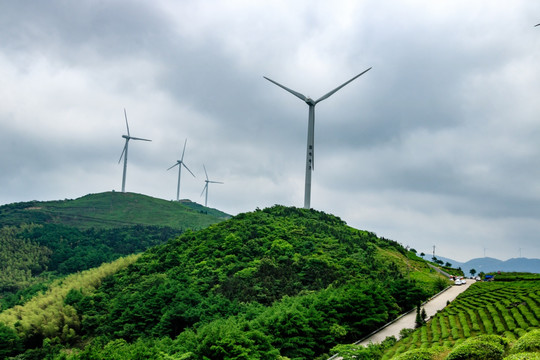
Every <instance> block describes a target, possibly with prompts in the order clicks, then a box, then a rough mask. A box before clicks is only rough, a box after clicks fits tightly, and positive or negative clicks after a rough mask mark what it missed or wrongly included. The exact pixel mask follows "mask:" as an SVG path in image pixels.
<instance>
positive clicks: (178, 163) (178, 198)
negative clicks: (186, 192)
mask: <svg viewBox="0 0 540 360" xmlns="http://www.w3.org/2000/svg"><path fill="white" fill-rule="evenodd" d="M186 144H187V139H186V141H185V142H184V150H183V151H182V157H181V158H180V160H176V164H174V165H173V166H171V167H170V168H168V169H167V170H171V169H172V168H173V167H175V166H177V165H178V186H177V187H176V201H179V200H180V176H181V175H182V166H183V167H185V168H186V170H187V171H189V172H190V173H191V175H193V177H196V176H195V174H193V172H191V170H189V168H188V167H187V165H186V164H185V163H184V153H185V152H186Z"/></svg>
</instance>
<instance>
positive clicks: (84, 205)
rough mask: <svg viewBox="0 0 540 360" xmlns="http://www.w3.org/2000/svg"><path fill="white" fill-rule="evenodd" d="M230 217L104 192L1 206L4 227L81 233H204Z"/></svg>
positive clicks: (198, 207) (180, 204)
mask: <svg viewBox="0 0 540 360" xmlns="http://www.w3.org/2000/svg"><path fill="white" fill-rule="evenodd" d="M229 217H230V215H228V214H225V213H223V212H221V211H218V210H215V209H210V208H206V207H204V206H202V205H199V204H196V203H193V202H191V201H189V200H183V201H180V202H178V201H167V200H162V199H156V198H153V197H150V196H146V195H141V194H134V193H119V192H114V191H113V192H104V193H99V194H89V195H86V196H83V197H80V198H78V199H75V200H59V201H30V202H21V203H14V204H9V205H3V206H0V227H1V226H6V225H10V226H18V225H20V224H23V223H26V224H29V223H33V224H62V225H66V226H71V227H75V228H78V229H88V228H100V229H103V228H115V227H121V226H132V225H151V226H168V227H171V228H174V229H188V228H189V229H201V228H203V227H206V226H208V225H210V224H214V223H216V222H219V221H221V220H224V219H228V218H229Z"/></svg>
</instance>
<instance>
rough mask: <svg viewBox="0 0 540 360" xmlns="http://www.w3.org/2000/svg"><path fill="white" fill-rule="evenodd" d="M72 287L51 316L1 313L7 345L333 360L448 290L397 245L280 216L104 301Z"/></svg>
mask: <svg viewBox="0 0 540 360" xmlns="http://www.w3.org/2000/svg"><path fill="white" fill-rule="evenodd" d="M91 273H92V274H94V273H100V271H98V270H97V269H96V271H95V272H94V271H93V270H92V271H91ZM100 281H101V280H100ZM70 284H71V285H70V289H67V288H64V289H63V290H62V291H56V292H55V291H54V289H50V290H49V292H50V293H55V294H64V295H55V296H52V295H51V296H50V298H51V301H52V302H56V304H58V305H55V306H52V305H51V309H55V310H51V311H52V314H50V315H48V314H41V313H47V312H48V307H45V308H43V307H41V310H40V314H41V315H40V316H36V315H32V314H34V312H33V311H32V310H30V309H28V310H24V309H25V308H26V307H32V306H37V307H39V305H32V304H41V303H43V302H42V301H38V300H37V299H36V300H32V302H28V304H27V305H24V306H22V307H20V308H18V309H17V310H12V309H10V310H6V311H4V312H3V313H0V322H3V323H4V326H3V328H2V326H0V337H1V336H2V335H1V334H2V329H3V334H4V335H3V336H4V339H6V340H10V341H12V342H13V343H14V344H18V345H19V346H20V349H26V352H24V354H21V355H20V356H23V357H24V356H27V357H28V358H30V356H34V357H33V358H40V356H41V357H42V358H44V357H45V355H47V356H49V357H48V358H50V359H104V358H115V359H133V358H140V359H201V360H204V359H212V360H220V359H246V360H247V359H286V358H290V359H298V360H300V359H325V358H326V357H327V356H328V353H329V350H330V349H331V348H332V347H333V346H335V345H336V344H338V343H347V342H352V341H355V340H357V339H358V338H361V337H362V336H363V335H366V334H367V333H369V332H371V331H373V330H374V329H376V328H378V327H379V326H381V325H383V324H385V323H386V322H388V321H389V320H391V319H393V318H395V317H396V316H398V314H400V313H402V312H403V311H406V310H409V309H411V308H413V307H414V306H415V304H417V303H418V302H419V301H422V300H424V299H426V298H427V297H429V296H430V295H432V294H434V293H435V292H438V291H439V290H440V289H441V287H445V286H446V285H447V280H445V279H444V278H441V277H440V276H439V275H438V274H436V273H435V272H433V271H432V270H431V269H430V268H429V267H428V266H427V264H426V263H425V261H423V260H422V259H421V258H419V257H417V256H416V255H415V254H414V253H412V252H410V251H407V250H405V249H404V248H403V247H402V246H401V245H399V244H398V243H396V242H394V241H391V240H387V239H382V238H378V237H377V236H376V235H375V234H373V233H370V232H367V231H361V230H356V229H354V228H351V227H349V226H347V225H346V224H345V223H344V222H343V221H342V220H341V219H339V218H337V217H334V216H332V215H328V214H325V213H322V212H318V211H314V210H305V209H297V208H287V207H283V206H274V207H272V208H269V209H264V210H257V211H255V212H251V213H246V214H240V215H237V216H235V217H233V218H232V219H230V220H227V221H223V222H221V223H218V224H214V225H211V226H209V227H207V228H204V229H202V230H198V231H196V232H193V231H187V232H185V233H184V234H182V235H181V236H179V237H177V238H175V239H173V240H170V241H169V242H167V243H166V244H163V245H158V246H155V247H152V248H151V249H149V250H147V251H146V252H144V253H143V254H142V255H141V256H140V257H139V258H138V260H137V261H136V262H134V263H133V264H131V265H129V266H127V267H125V268H124V269H123V270H120V271H119V272H117V273H116V274H114V275H112V276H107V277H105V278H103V279H102V281H101V286H99V287H98V288H97V290H93V289H92V288H87V287H85V286H84V285H83V284H82V281H81V284H80V285H79V284H78V283H77V281H71V280H70ZM40 296H41V297H46V296H47V295H46V294H43V295H38V298H39V297H40ZM51 304H52V303H51ZM17 314H18V315H17ZM23 314H29V315H23ZM55 314H56V315H55ZM55 316H60V317H62V318H64V319H66V320H65V321H63V322H62V321H60V322H54V321H52V320H48V321H45V320H41V319H53V318H55ZM9 319H11V320H9ZM67 319H69V321H68V320H67ZM17 323H19V324H21V325H17ZM50 324H58V325H54V326H53V325H50ZM22 325H24V326H22ZM0 340H1V339H0ZM0 342H1V341H0ZM15 353H16V352H12V354H15Z"/></svg>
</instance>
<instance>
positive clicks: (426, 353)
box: [394, 347, 441, 360]
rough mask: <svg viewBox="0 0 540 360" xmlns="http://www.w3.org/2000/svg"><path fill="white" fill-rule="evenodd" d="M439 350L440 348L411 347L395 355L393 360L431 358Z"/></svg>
mask: <svg viewBox="0 0 540 360" xmlns="http://www.w3.org/2000/svg"><path fill="white" fill-rule="evenodd" d="M440 351H441V349H440V348H437V347H436V348H432V349H413V350H409V351H407V352H404V353H403V354H400V355H398V356H396V357H395V358H394V359H395V360H433V359H434V358H435V356H436V355H438V354H439V352H440Z"/></svg>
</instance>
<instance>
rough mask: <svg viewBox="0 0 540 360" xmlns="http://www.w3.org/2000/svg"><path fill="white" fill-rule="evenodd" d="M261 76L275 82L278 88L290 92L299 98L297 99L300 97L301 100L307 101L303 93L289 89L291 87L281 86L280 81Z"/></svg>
mask: <svg viewBox="0 0 540 360" xmlns="http://www.w3.org/2000/svg"><path fill="white" fill-rule="evenodd" d="M263 78H265V79H266V80H268V81H270V82H271V83H274V84H276V85H277V86H279V87H280V88H282V89H284V90H286V91H288V92H290V93H291V94H293V95H294V96H296V97H297V98H299V99H301V100H303V101H307V99H308V98H307V97H306V96H305V95H303V94H300V93H299V92H296V91H294V90H291V89H289V88H288V87H286V86H283V85H281V84H280V83H278V82H275V81H274V80H272V79H269V78H267V77H266V76H263Z"/></svg>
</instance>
